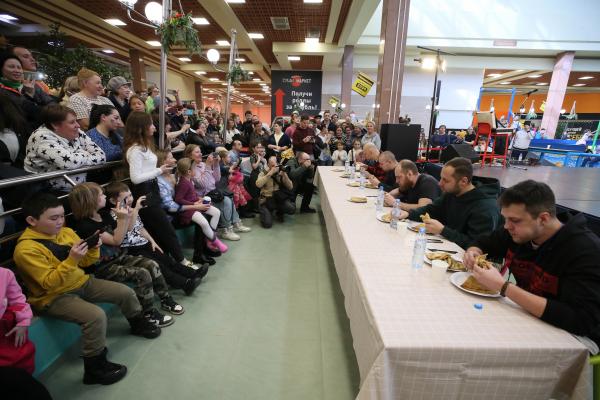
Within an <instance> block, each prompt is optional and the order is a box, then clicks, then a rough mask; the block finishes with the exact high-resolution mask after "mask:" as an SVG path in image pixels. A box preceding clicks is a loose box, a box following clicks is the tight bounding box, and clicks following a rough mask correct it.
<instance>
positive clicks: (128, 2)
mask: <svg viewBox="0 0 600 400" xmlns="http://www.w3.org/2000/svg"><path fill="white" fill-rule="evenodd" d="M119 3H121V4H123V5H124V6H126V7H127V8H133V6H135V3H137V0H119Z"/></svg>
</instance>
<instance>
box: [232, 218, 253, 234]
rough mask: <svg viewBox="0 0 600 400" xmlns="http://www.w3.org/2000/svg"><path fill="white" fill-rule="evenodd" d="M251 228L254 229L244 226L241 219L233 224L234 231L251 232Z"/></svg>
mask: <svg viewBox="0 0 600 400" xmlns="http://www.w3.org/2000/svg"><path fill="white" fill-rule="evenodd" d="M251 230H252V229H251V228H248V227H247V226H244V225H243V224H242V222H241V221H240V222H237V223H235V224H233V231H234V232H242V233H246V232H250V231H251Z"/></svg>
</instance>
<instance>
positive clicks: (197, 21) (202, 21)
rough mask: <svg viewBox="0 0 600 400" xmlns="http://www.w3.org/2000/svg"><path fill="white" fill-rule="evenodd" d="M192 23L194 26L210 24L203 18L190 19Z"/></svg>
mask: <svg viewBox="0 0 600 400" xmlns="http://www.w3.org/2000/svg"><path fill="white" fill-rule="evenodd" d="M192 21H193V22H194V24H196V25H210V22H208V20H207V19H206V18H204V17H198V18H192Z"/></svg>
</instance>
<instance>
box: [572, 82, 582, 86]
mask: <svg viewBox="0 0 600 400" xmlns="http://www.w3.org/2000/svg"><path fill="white" fill-rule="evenodd" d="M573 86H585V83H576V84H574V85H573Z"/></svg>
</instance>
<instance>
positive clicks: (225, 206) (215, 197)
mask: <svg viewBox="0 0 600 400" xmlns="http://www.w3.org/2000/svg"><path fill="white" fill-rule="evenodd" d="M184 156H185V157H187V158H190V159H192V161H193V175H192V182H194V187H195V189H196V192H197V194H198V196H200V197H204V196H209V197H210V198H211V199H212V203H213V205H214V206H215V207H217V208H218V209H219V210H221V218H220V219H219V225H218V227H219V229H218V235H219V237H220V238H221V239H225V240H232V241H235V240H240V236H239V235H238V234H237V233H236V232H250V231H251V229H250V228H248V227H247V226H244V225H243V224H242V221H241V220H240V216H239V215H238V213H237V210H236V209H235V206H234V204H233V201H232V199H231V197H229V193H228V192H227V193H226V192H224V191H222V190H219V189H217V186H216V184H217V182H219V180H220V179H221V168H220V166H219V155H218V154H209V155H208V157H206V161H205V162H203V161H202V151H201V150H200V146H198V145H195V144H189V145H187V147H186V148H185V152H184Z"/></svg>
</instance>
